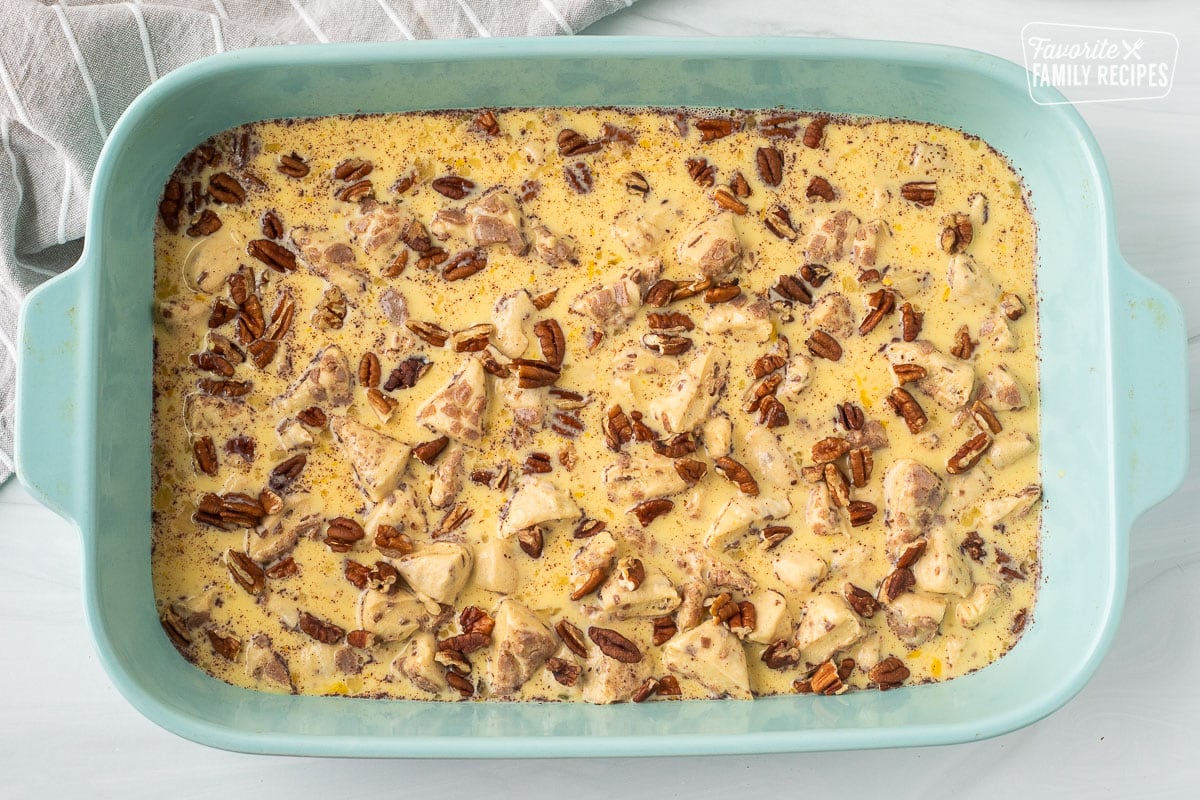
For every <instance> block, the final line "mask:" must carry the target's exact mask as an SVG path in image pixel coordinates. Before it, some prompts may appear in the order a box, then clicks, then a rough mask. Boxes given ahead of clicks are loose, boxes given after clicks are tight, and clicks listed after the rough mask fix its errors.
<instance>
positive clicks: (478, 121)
mask: <svg viewBox="0 0 1200 800" xmlns="http://www.w3.org/2000/svg"><path fill="white" fill-rule="evenodd" d="M470 129H471V130H472V131H476V132H477V133H482V134H484V135H485V136H499V135H500V122H499V121H498V120H497V119H496V112H494V111H492V110H490V109H489V110H484V111H480V112H479V113H478V114H476V115H475V119H473V120H471V127H470Z"/></svg>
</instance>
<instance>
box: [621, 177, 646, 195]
mask: <svg viewBox="0 0 1200 800" xmlns="http://www.w3.org/2000/svg"><path fill="white" fill-rule="evenodd" d="M621 182H622V183H624V184H625V191H627V192H629V193H630V194H636V195H641V196H642V197H645V196H646V195H648V194H650V182H649V181H647V180H646V176H645V175H643V174H642V173H640V172H626V173H625V174H624V175H622V176H621Z"/></svg>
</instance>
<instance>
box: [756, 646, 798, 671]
mask: <svg viewBox="0 0 1200 800" xmlns="http://www.w3.org/2000/svg"><path fill="white" fill-rule="evenodd" d="M762 662H763V663H764V664H766V665H767V667H768V669H787V668H788V667H794V666H796V665H797V664H799V663H800V651H799V650H798V649H797V648H795V647H793V646H792V645H791V643H790V642H788V641H787V640H786V639H780V640H778V641H775V642H771V644H769V645H767V649H766V650H763V653H762Z"/></svg>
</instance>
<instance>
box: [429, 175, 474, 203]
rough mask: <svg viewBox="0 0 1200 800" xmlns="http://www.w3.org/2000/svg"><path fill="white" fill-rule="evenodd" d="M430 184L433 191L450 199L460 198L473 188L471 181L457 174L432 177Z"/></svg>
mask: <svg viewBox="0 0 1200 800" xmlns="http://www.w3.org/2000/svg"><path fill="white" fill-rule="evenodd" d="M430 186H432V187H433V190H434V191H435V192H437V193H438V194H440V195H442V196H443V197H449V198H450V199H451V200H462V199H463V198H464V197H466V196H467V195H468V194H470V193H471V190H472V189H474V188H475V184H474V183H473V182H471V181H469V180H467V179H466V178H460V177H459V176H457V175H443V176H442V177H440V178H434V180H433V182H432V183H431V184H430Z"/></svg>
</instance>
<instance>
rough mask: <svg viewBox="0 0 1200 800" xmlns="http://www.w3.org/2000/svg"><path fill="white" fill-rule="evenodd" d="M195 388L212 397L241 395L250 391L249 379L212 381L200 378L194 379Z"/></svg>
mask: <svg viewBox="0 0 1200 800" xmlns="http://www.w3.org/2000/svg"><path fill="white" fill-rule="evenodd" d="M196 388H197V389H199V390H200V391H201V392H204V393H205V394H211V395H212V396H214V397H241V396H242V395H244V394H247V393H248V392H249V391H250V388H251V383H250V381H214V380H212V379H210V378H201V379H200V380H198V381H196Z"/></svg>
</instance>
